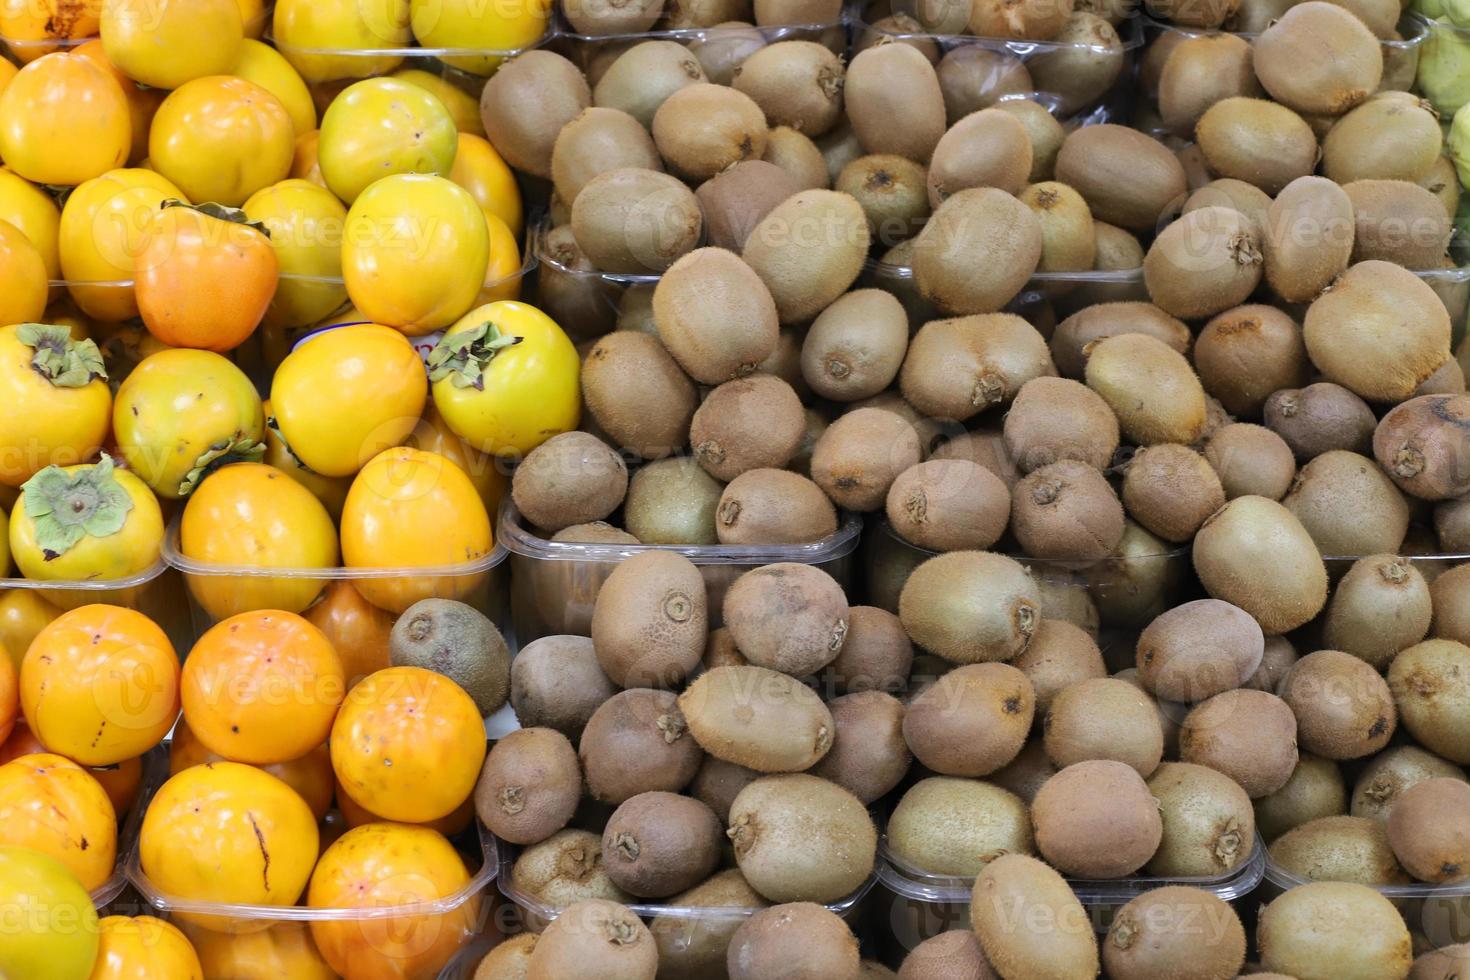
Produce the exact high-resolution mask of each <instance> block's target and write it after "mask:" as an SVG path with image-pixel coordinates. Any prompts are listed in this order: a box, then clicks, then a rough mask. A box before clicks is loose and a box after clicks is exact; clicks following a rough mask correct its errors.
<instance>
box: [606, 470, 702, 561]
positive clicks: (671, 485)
mask: <svg viewBox="0 0 1470 980" xmlns="http://www.w3.org/2000/svg"><path fill="white" fill-rule="evenodd" d="M721 492H722V489H721V487H720V481H719V480H716V479H715V478H714V477H712V476H710V475H709V474H708V473H706V472H705V471H704V470H703V469H701V468H700V465H699V464H698V463H697V462H695V461H694V460H693V459H691V458H690V457H688V456H675V457H672V458H669V459H660V460H657V461H655V462H652V463H649V464H647V465H645V466H640V467H639V468H638V469H637V470H635V471H634V472H633V478H632V479H631V480H629V481H628V497H627V499H626V500H624V501H623V521H624V522H625V523H626V524H627V526H628V530H629V531H630V532H631V533H632V534H633V536H634V537H636V538H637V539H638V540H639V541H641V542H643V543H644V544H714V543H716V541H717V538H716V533H715V509H716V508H717V507H718V506H719V502H720V494H721Z"/></svg>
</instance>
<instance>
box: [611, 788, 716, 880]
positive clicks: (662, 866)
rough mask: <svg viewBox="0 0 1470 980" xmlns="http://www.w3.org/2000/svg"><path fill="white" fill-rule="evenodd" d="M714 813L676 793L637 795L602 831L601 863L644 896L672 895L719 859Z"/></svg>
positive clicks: (699, 877) (702, 875)
mask: <svg viewBox="0 0 1470 980" xmlns="http://www.w3.org/2000/svg"><path fill="white" fill-rule="evenodd" d="M722 830H723V828H722V827H721V826H720V821H719V819H718V818H717V817H716V816H715V814H714V811H713V810H711V809H710V808H709V807H707V806H705V805H704V804H703V803H701V802H699V801H698V800H696V799H693V798H691V797H688V796H680V795H679V794H677V793H665V792H652V793H639V794H638V795H637V796H634V797H632V798H630V799H628V800H626V801H625V802H624V803H623V804H622V805H620V806H619V807H618V808H617V809H616V810H615V811H613V815H612V817H611V818H610V819H609V820H608V822H607V826H606V827H604V828H603V831H602V861H603V866H604V868H605V869H606V871H607V876H608V877H609V878H610V879H612V882H613V884H615V885H617V886H618V887H619V888H621V889H622V890H623V891H625V892H627V893H628V894H630V895H636V896H638V897H640V898H668V897H669V896H670V895H674V894H677V893H678V892H681V891H684V890H686V889H688V888H692V887H693V886H694V885H697V884H698V883H699V882H701V881H703V880H704V879H705V878H706V877H708V876H709V875H710V873H711V872H713V871H714V870H715V867H716V866H717V865H718V864H719V860H720V840H721V836H722V835H721V831H722Z"/></svg>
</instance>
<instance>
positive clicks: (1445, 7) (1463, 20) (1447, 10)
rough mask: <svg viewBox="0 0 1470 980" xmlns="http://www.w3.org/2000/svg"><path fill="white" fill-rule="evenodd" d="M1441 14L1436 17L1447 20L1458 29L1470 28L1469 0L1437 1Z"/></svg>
mask: <svg viewBox="0 0 1470 980" xmlns="http://www.w3.org/2000/svg"><path fill="white" fill-rule="evenodd" d="M1437 2H1438V4H1439V6H1440V8H1441V12H1440V13H1439V14H1438V15H1436V16H1437V17H1439V18H1443V19H1447V20H1448V21H1449V22H1450V23H1451V24H1454V25H1455V26H1456V27H1470V2H1467V0H1437Z"/></svg>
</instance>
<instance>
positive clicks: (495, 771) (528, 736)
mask: <svg viewBox="0 0 1470 980" xmlns="http://www.w3.org/2000/svg"><path fill="white" fill-rule="evenodd" d="M581 798H582V768H581V766H580V765H579V764H578V762H577V750H576V749H574V748H572V743H571V742H570V741H568V740H567V737H566V736H565V735H563V734H561V733H560V732H558V731H555V730H554V729H550V728H522V729H519V730H517V731H514V732H511V733H510V734H509V735H507V736H505V737H504V738H502V739H500V740H499V741H498V742H496V743H495V744H494V745H493V746H491V748H490V752H489V754H488V755H486V756H485V766H484V768H483V769H482V770H481V771H480V781H479V783H477V784H476V786H475V812H476V813H477V814H479V817H480V820H481V821H483V822H484V824H485V826H486V827H489V828H490V829H491V830H492V831H493V832H494V833H495V836H497V837H499V838H500V839H501V840H506V841H510V842H511V843H512V844H534V843H536V842H537V841H542V840H545V839H546V838H548V837H550V836H551V835H552V834H554V833H556V832H557V831H558V830H561V829H562V828H563V827H565V826H566V825H567V823H568V822H570V821H571V819H572V815H573V814H575V813H576V812H577V804H578V803H579V802H580V801H581Z"/></svg>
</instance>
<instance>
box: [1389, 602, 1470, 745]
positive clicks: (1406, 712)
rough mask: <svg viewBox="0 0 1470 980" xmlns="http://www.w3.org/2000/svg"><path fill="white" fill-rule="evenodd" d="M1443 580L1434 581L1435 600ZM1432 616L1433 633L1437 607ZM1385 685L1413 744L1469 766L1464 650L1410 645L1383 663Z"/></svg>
mask: <svg viewBox="0 0 1470 980" xmlns="http://www.w3.org/2000/svg"><path fill="white" fill-rule="evenodd" d="M1450 574H1453V573H1450ZM1445 578H1446V576H1443V575H1442V576H1440V578H1439V579H1438V580H1436V582H1435V586H1434V588H1435V597H1436V600H1438V587H1439V584H1440V583H1441V582H1443V581H1444V579H1445ZM1435 616H1436V619H1435V624H1434V630H1435V632H1436V633H1439V632H1440V630H1441V624H1440V622H1439V618H1438V617H1439V608H1438V605H1437V606H1436V609H1435ZM1388 686H1389V689H1390V690H1391V691H1392V692H1393V696H1394V701H1395V704H1396V705H1397V707H1398V712H1399V719H1400V720H1401V721H1402V722H1403V725H1404V728H1405V730H1407V731H1408V733H1409V734H1410V735H1412V736H1413V737H1414V740H1415V741H1417V742H1418V743H1419V744H1420V745H1422V746H1424V747H1425V748H1426V749H1428V750H1429V751H1431V752H1433V753H1435V754H1436V755H1440V756H1443V757H1444V758H1446V759H1448V760H1449V761H1451V762H1455V763H1458V764H1460V765H1465V764H1467V763H1470V736H1467V734H1466V732H1467V731H1470V725H1467V721H1470V647H1466V646H1465V645H1464V644H1463V643H1459V642H1456V641H1454V640H1446V639H1432V640H1425V641H1424V642H1423V643H1416V644H1415V645H1414V646H1411V647H1409V648H1408V649H1407V650H1403V651H1400V653H1399V655H1398V656H1397V657H1394V659H1393V663H1391V664H1389V667H1388Z"/></svg>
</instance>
